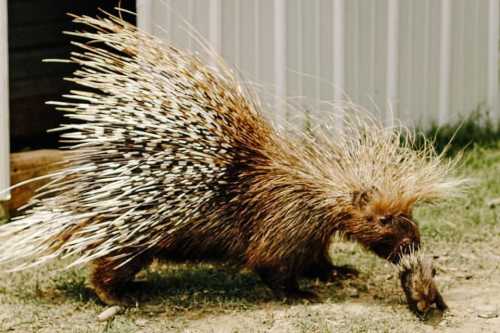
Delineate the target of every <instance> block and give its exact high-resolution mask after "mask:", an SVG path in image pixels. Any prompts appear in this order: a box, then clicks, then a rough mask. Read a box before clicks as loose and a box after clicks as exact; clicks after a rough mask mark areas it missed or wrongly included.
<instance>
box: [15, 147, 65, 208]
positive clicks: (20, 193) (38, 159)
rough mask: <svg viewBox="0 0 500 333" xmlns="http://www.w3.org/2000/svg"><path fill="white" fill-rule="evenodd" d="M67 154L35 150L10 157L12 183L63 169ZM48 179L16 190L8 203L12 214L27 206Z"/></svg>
mask: <svg viewBox="0 0 500 333" xmlns="http://www.w3.org/2000/svg"><path fill="white" fill-rule="evenodd" d="M64 156H65V153H64V152H63V151H60V150H46V149H44V150H35V151H30V152H22V153H14V154H11V156H10V168H11V170H12V172H11V179H10V181H11V183H12V185H15V184H18V183H20V182H22V181H25V180H28V179H32V178H36V177H41V176H45V175H48V174H50V173H52V172H54V171H56V170H58V169H60V168H61V164H60V162H62V161H63V160H64ZM47 182H48V179H45V180H38V181H35V182H31V183H28V184H26V185H23V186H20V187H18V188H14V189H13V190H12V197H11V200H10V201H9V203H8V208H9V210H10V211H11V213H14V211H15V210H17V209H18V208H19V207H22V206H23V205H25V204H26V203H27V202H28V201H29V200H30V199H31V197H33V195H34V194H35V193H36V190H37V189H38V188H40V187H41V186H43V185H44V184H46V183H47Z"/></svg>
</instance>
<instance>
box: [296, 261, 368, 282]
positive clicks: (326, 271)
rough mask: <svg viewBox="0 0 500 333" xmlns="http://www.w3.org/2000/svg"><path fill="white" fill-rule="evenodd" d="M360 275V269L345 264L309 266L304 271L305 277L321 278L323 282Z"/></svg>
mask: <svg viewBox="0 0 500 333" xmlns="http://www.w3.org/2000/svg"><path fill="white" fill-rule="evenodd" d="M358 275H359V271H358V270H357V269H355V268H354V267H352V266H349V265H343V266H335V265H330V264H329V265H321V266H320V265H317V266H312V267H309V268H308V269H307V270H306V271H305V272H304V277H306V278H310V279H319V280H320V281H321V282H334V281H338V280H345V279H352V278H356V277H358Z"/></svg>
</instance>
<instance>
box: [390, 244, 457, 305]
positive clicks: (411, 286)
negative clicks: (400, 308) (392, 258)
mask: <svg viewBox="0 0 500 333" xmlns="http://www.w3.org/2000/svg"><path fill="white" fill-rule="evenodd" d="M398 269H399V274H400V280H401V286H402V287H403V290H404V292H405V295H406V299H407V302H408V305H409V307H410V309H411V310H412V311H414V312H416V313H417V314H421V315H425V314H426V313H427V312H428V311H429V309H430V307H431V306H432V305H434V304H436V307H437V308H438V309H440V310H442V311H444V310H447V309H448V306H447V305H446V303H445V302H444V300H443V297H442V296H441V294H440V293H439V291H438V289H437V286H436V283H435V281H434V275H435V274H436V273H435V269H434V267H433V265H432V261H431V259H430V258H429V257H427V256H426V255H425V253H424V252H423V251H410V253H409V254H406V255H403V256H402V258H401V260H400V261H399V264H398Z"/></svg>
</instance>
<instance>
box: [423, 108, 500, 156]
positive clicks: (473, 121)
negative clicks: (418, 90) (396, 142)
mask: <svg viewBox="0 0 500 333" xmlns="http://www.w3.org/2000/svg"><path fill="white" fill-rule="evenodd" d="M419 132H420V133H421V134H420V135H419V136H418V137H417V142H416V146H417V147H418V146H420V145H422V144H423V143H424V141H425V140H426V139H425V138H429V139H430V140H431V141H432V142H433V143H434V146H435V148H436V150H437V151H438V152H441V151H443V150H445V149H447V151H448V153H449V154H455V153H457V152H458V151H462V150H471V149H474V148H476V147H478V148H491V147H495V146H497V144H498V142H499V141H500V121H493V120H492V119H491V116H490V115H489V112H488V110H485V109H484V107H483V106H482V105H479V106H478V107H477V108H476V110H474V111H473V112H472V113H470V114H469V115H468V116H466V117H462V118H460V119H458V120H457V121H456V122H452V123H448V124H445V125H442V126H438V125H437V124H436V123H433V124H431V126H430V127H429V128H427V129H424V130H420V131H419Z"/></svg>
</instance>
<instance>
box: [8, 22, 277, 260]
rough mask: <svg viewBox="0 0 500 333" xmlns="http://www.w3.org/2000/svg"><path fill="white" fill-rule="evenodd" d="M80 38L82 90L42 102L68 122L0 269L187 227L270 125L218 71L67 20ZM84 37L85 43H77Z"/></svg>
mask: <svg viewBox="0 0 500 333" xmlns="http://www.w3.org/2000/svg"><path fill="white" fill-rule="evenodd" d="M74 22H76V23H79V24H83V25H84V26H86V27H87V28H90V29H89V30H92V32H71V33H69V34H70V35H73V36H74V37H76V38H78V39H84V41H81V42H74V43H73V44H74V45H76V46H77V47H79V49H80V51H79V52H73V53H71V57H70V59H68V60H60V61H62V62H69V63H74V64H77V65H78V66H79V69H78V70H76V72H75V73H74V75H73V77H72V78H69V79H68V80H69V81H72V82H75V83H76V84H78V85H79V86H80V87H81V89H82V90H75V91H71V93H70V94H68V95H65V96H64V97H65V98H66V101H64V102H50V104H52V105H55V106H56V107H57V109H59V110H61V111H64V112H65V116H66V117H67V118H69V119H71V120H72V121H71V122H70V123H69V124H65V125H62V126H61V128H59V130H63V131H64V134H62V138H63V140H64V141H63V142H66V143H69V144H71V149H73V150H72V152H71V153H68V161H67V162H66V166H65V168H64V169H63V170H62V171H61V172H58V173H56V174H53V175H50V176H49V177H50V179H51V181H50V183H49V184H48V185H46V186H45V187H44V188H43V189H42V190H41V191H40V193H39V194H38V195H37V196H36V198H34V199H33V200H32V201H31V203H30V208H29V209H28V210H26V212H25V214H24V215H23V216H21V217H20V218H17V219H15V220H14V221H13V222H11V223H8V224H6V225H3V226H1V227H0V263H8V262H11V261H16V260H18V259H20V260H21V261H22V262H25V264H21V265H18V266H16V267H18V268H23V267H26V265H28V264H26V262H29V259H34V260H35V263H41V262H45V261H47V260H50V259H53V258H55V257H61V256H71V255H76V257H77V259H76V261H75V262H74V264H79V263H85V262H88V261H90V260H93V259H96V258H99V257H103V256H106V255H109V254H111V253H113V251H114V250H115V249H123V248H128V249H131V250H130V253H129V254H128V255H127V256H125V257H124V258H123V260H124V261H125V260H127V257H132V256H134V255H137V254H138V252H140V251H144V250H145V249H148V248H151V247H154V246H155V245H157V244H158V242H160V241H161V240H162V237H164V235H166V234H169V233H171V232H173V231H174V230H175V229H176V228H178V227H180V226H182V225H184V224H186V223H189V221H190V220H192V219H195V218H197V214H200V212H199V209H198V208H199V207H200V206H201V205H203V204H205V203H206V202H208V201H209V200H211V198H212V197H213V196H214V195H215V194H216V193H217V190H218V188H219V186H220V185H222V184H224V183H225V182H226V180H225V179H224V177H225V175H226V170H227V168H228V166H229V165H231V163H232V159H234V158H235V153H234V152H235V151H239V152H242V151H247V150H248V149H250V148H255V147H256V146H258V145H259V143H260V142H263V141H265V140H267V137H268V136H269V133H270V132H271V128H270V125H268V124H267V122H266V121H265V120H264V119H263V117H262V116H261V115H260V113H259V111H258V110H257V106H256V101H255V100H253V99H252V98H249V97H247V94H246V93H245V88H244V87H243V86H242V85H241V84H240V83H239V82H238V81H237V79H236V78H235V77H234V76H233V74H232V72H231V71H230V70H229V69H227V67H225V66H224V64H223V63H222V62H220V63H219V64H218V65H217V64H216V65H214V66H215V67H214V66H212V67H209V66H206V65H204V64H203V63H202V62H201V61H200V60H199V59H198V57H197V56H196V55H194V54H192V53H189V52H186V51H182V50H179V49H177V48H175V47H173V46H172V45H170V44H167V43H164V42H162V41H160V40H159V39H157V38H155V37H153V36H151V35H149V34H147V33H145V32H142V31H140V30H138V29H137V28H136V27H135V26H133V25H131V24H128V23H126V22H124V21H123V20H121V19H120V18H118V17H115V16H112V15H107V16H105V17H104V18H91V17H87V16H81V17H80V16H75V17H74ZM85 40H86V41H85Z"/></svg>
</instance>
